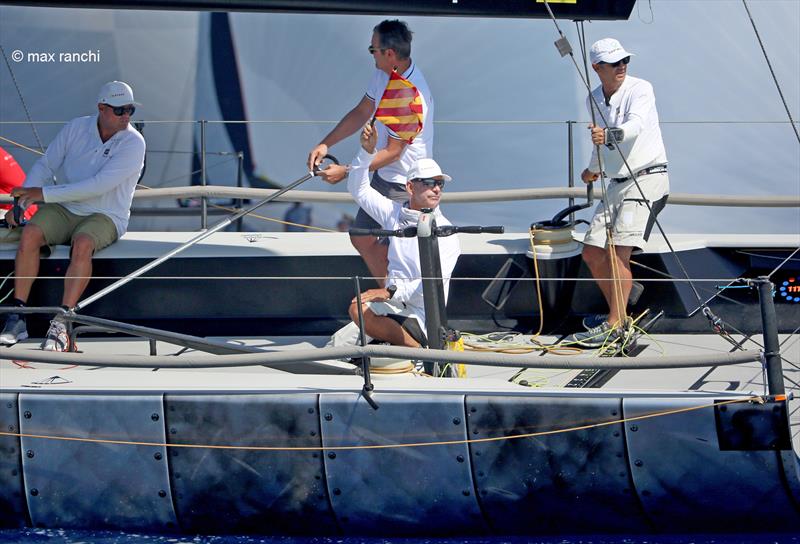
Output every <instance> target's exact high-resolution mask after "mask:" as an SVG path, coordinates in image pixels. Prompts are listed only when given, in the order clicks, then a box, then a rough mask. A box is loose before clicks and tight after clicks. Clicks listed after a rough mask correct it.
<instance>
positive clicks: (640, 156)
mask: <svg viewBox="0 0 800 544" xmlns="http://www.w3.org/2000/svg"><path fill="white" fill-rule="evenodd" d="M589 55H590V58H591V62H592V69H593V70H594V71H595V73H596V74H597V76H598V78H599V79H600V85H599V86H598V87H597V88H596V89H594V90H593V91H592V96H591V98H589V99H587V106H588V107H589V110H590V111H591V108H592V102H594V104H599V108H600V112H601V113H602V115H601V116H600V118H601V119H605V121H606V122H607V125H606V126H595V125H590V127H589V128H590V129H591V139H592V144H594V145H595V146H596V147H595V148H594V151H593V152H592V158H591V161H590V162H589V166H588V168H586V169H585V170H584V171H583V172H582V173H581V179H582V180H583V181H584V183H592V182H593V181H596V180H597V179H598V178H599V177H600V170H601V167H602V169H603V171H604V173H605V177H606V178H608V181H609V183H608V185H607V186H606V194H605V195H604V198H603V202H601V203H600V204H599V205H598V206H597V209H596V210H595V214H594V217H593V218H592V221H591V224H590V226H589V230H588V232H587V233H586V236H585V237H584V239H583V243H584V249H583V260H584V262H586V265H587V266H588V267H589V270H590V271H591V273H592V277H593V278H594V279H595V280H596V281H597V285H598V286H599V287H600V291H602V293H603V297H604V298H605V300H606V303H607V304H608V308H609V312H608V318H607V320H606V321H604V322H603V323H601V324H599V325H597V326H596V327H593V328H590V329H589V330H587V331H585V332H579V333H576V334H573V335H571V336H569V337H567V338H566V339H565V342H574V343H578V344H580V345H583V346H586V347H600V346H602V345H604V344H606V343H608V342H609V340H610V339H611V338H613V337H617V336H621V335H622V334H624V329H625V325H626V320H627V301H628V297H629V295H630V292H631V285H632V274H631V266H630V259H631V252H632V251H633V250H634V249H635V248H641V247H642V246H643V245H644V242H646V241H647V239H648V238H649V237H650V232H651V230H652V228H653V225H654V224H655V220H656V215H658V213H659V212H660V211H661V210H662V209H664V206H665V205H666V203H667V197H668V196H669V178H668V177H667V154H666V151H665V150H664V143H663V141H662V139H661V128H660V127H659V124H658V112H657V111H656V99H655V95H654V94H653V86H652V85H651V84H650V83H648V82H647V81H645V80H643V79H639V78H635V77H632V76H629V75H627V74H628V63H629V62H630V60H631V56H632V54H631V53H628V52H627V51H626V50H625V49H624V48H623V47H622V45H621V44H620V43H619V42H618V41H617V40H615V39H613V38H604V39H602V40H599V41H597V42H595V43H594V44H593V45H592V47H591V50H590V53H589ZM598 149H599V150H600V153H601V155H600V156H599V157H598V154H597V150H598ZM623 157H624V158H625V161H627V164H628V166H629V167H630V170H629V169H628V166H626V165H625V162H623ZM601 160H602V163H601ZM631 174H633V176H634V177H635V178H636V179H635V181H634V177H631ZM637 182H638V185H637ZM640 188H641V191H640ZM607 227H608V228H609V229H610V231H611V237H612V240H608V239H607V233H606V228H607Z"/></svg>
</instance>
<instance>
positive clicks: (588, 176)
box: [581, 168, 600, 183]
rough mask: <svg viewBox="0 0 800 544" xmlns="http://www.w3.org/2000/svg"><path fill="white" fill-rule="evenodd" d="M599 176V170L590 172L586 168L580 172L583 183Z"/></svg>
mask: <svg viewBox="0 0 800 544" xmlns="http://www.w3.org/2000/svg"><path fill="white" fill-rule="evenodd" d="M599 177H600V173H599V172H592V171H591V170H589V169H588V168H587V169H586V170H584V171H583V172H581V179H582V180H583V182H584V183H591V182H593V181H595V180H596V179H597V178H599Z"/></svg>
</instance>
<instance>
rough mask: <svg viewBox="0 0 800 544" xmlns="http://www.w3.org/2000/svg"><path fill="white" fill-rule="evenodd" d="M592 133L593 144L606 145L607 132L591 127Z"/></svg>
mask: <svg viewBox="0 0 800 544" xmlns="http://www.w3.org/2000/svg"><path fill="white" fill-rule="evenodd" d="M589 130H591V131H592V143H593V144H594V145H604V144H605V143H606V131H605V130H603V129H602V128H600V127H597V126H595V125H589Z"/></svg>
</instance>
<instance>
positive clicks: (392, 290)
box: [386, 285, 397, 299]
mask: <svg viewBox="0 0 800 544" xmlns="http://www.w3.org/2000/svg"><path fill="white" fill-rule="evenodd" d="M386 292H387V293H389V298H390V299H391V298H392V297H393V296H394V294H395V293H396V292H397V286H396V285H390V286H388V287H387V288H386Z"/></svg>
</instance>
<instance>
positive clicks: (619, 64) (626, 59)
mask: <svg viewBox="0 0 800 544" xmlns="http://www.w3.org/2000/svg"><path fill="white" fill-rule="evenodd" d="M630 61H631V58H630V57H625V58H623V59H619V60H618V61H617V62H603V61H602V60H601V61H600V62H599V63H598V64H608V65H609V66H613V67H614V68H616V67H618V66H622V65H623V64H628V63H629V62H630Z"/></svg>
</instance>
